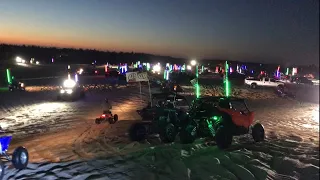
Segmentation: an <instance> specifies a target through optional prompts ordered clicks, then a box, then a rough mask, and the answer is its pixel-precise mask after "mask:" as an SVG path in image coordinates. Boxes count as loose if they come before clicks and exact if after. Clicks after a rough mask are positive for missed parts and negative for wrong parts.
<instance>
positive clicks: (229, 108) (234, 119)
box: [180, 97, 265, 149]
mask: <svg viewBox="0 0 320 180" xmlns="http://www.w3.org/2000/svg"><path fill="white" fill-rule="evenodd" d="M253 119H254V113H253V112H251V111H249V109H248V107H247V105H246V103H245V101H244V99H239V98H232V97H203V98H199V99H196V100H194V101H193V103H192V105H191V107H190V111H189V115H188V119H187V120H185V121H183V122H184V123H185V124H183V125H182V126H183V127H182V128H181V131H180V141H181V143H192V142H193V141H194V140H195V139H196V138H197V137H207V138H212V139H213V140H215V141H216V143H217V146H218V147H219V148H221V149H225V148H228V147H229V146H230V145H231V143H232V138H233V136H238V135H243V134H248V133H251V135H252V137H253V139H254V141H256V142H259V141H263V140H264V137H265V132H264V127H263V126H262V125H261V124H260V123H256V124H254V125H252V123H253Z"/></svg>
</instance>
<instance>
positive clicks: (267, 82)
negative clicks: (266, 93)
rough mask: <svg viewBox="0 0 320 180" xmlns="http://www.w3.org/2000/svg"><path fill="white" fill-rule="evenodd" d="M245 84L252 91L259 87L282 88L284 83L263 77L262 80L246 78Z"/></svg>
mask: <svg viewBox="0 0 320 180" xmlns="http://www.w3.org/2000/svg"><path fill="white" fill-rule="evenodd" d="M244 82H245V84H247V85H249V86H250V87H251V88H252V89H255V88H257V87H259V86H262V87H283V86H284V83H283V82H280V81H278V80H275V79H273V78H267V77H263V78H262V79H257V78H247V79H245V81H244Z"/></svg>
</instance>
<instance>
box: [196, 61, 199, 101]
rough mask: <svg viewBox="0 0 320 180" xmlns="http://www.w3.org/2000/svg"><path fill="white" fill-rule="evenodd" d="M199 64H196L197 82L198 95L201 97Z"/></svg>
mask: <svg viewBox="0 0 320 180" xmlns="http://www.w3.org/2000/svg"><path fill="white" fill-rule="evenodd" d="M198 69H199V68H198V65H196V78H197V83H196V97H197V98H199V97H200V86H199V79H198V77H199V72H198V71H199V70H198Z"/></svg>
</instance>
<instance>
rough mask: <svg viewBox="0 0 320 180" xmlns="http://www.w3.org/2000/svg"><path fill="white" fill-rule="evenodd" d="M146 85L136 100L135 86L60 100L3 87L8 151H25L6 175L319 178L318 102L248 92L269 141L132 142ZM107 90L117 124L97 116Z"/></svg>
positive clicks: (43, 93)
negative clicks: (22, 161) (21, 162)
mask: <svg viewBox="0 0 320 180" xmlns="http://www.w3.org/2000/svg"><path fill="white" fill-rule="evenodd" d="M143 92H144V96H143V99H140V95H139V89H138V88H135V87H132V88H119V89H114V90H107V89H106V90H103V91H101V90H100V89H91V90H90V91H89V92H88V95H87V97H86V99H84V100H80V101H76V102H57V101H55V92H54V91H44V90H42V91H40V92H39V91H34V92H29V93H24V94H20V95H19V96H18V97H15V96H17V95H16V94H15V95H14V94H13V93H11V94H10V93H9V94H6V95H3V94H1V95H3V96H2V97H0V98H1V99H6V100H5V101H1V102H0V106H1V108H0V115H1V117H0V119H1V126H3V127H5V128H6V129H7V130H8V131H11V134H13V135H14V137H13V142H12V146H11V147H10V149H9V152H12V151H13V149H14V148H15V147H17V146H19V145H24V146H26V147H27V148H28V150H29V153H30V164H29V165H28V168H27V169H25V170H21V171H17V170H15V169H13V168H12V167H11V166H10V163H6V164H7V165H8V166H7V169H6V172H5V178H4V179H150V180H152V179H243V180H250V179H318V178H319V116H318V114H319V105H318V104H312V103H303V102H298V101H294V100H284V99H279V98H276V97H275V98H269V100H268V99H262V100H261V99H257V98H255V99H253V98H252V99H251V100H249V101H248V105H249V107H250V109H252V110H254V111H255V115H256V119H255V120H256V121H259V122H261V123H262V124H263V125H264V126H265V128H266V133H267V139H266V141H265V142H262V143H253V141H252V139H251V137H250V136H240V137H235V138H234V141H233V145H232V146H231V147H230V148H229V149H228V150H226V151H221V150H219V149H218V148H217V147H216V146H215V145H214V143H213V142H207V141H205V140H204V139H199V140H197V141H196V142H195V143H193V144H190V145H182V144H180V143H179V138H177V139H176V142H174V143H171V144H162V143H161V142H160V140H159V138H158V137H157V136H150V137H149V138H148V139H147V140H146V141H145V142H142V143H138V142H131V141H129V138H128V133H127V130H128V128H129V127H130V125H131V124H133V123H134V122H135V121H137V120H139V117H138V115H137V114H136V113H135V110H136V109H139V108H141V107H143V106H144V103H145V102H146V100H147V99H148V98H147V97H148V96H147V93H148V92H147V88H144V91H143ZM9 96H10V98H9ZM11 96H12V97H11ZM3 97H6V98H3ZM104 97H108V98H109V99H110V101H111V102H112V103H113V113H117V114H118V115H119V118H120V121H119V122H117V123H116V124H113V125H109V124H100V125H96V124H95V123H94V119H95V117H97V116H99V114H100V113H101V111H102V110H101V101H102V100H103V99H104ZM9 99H10V100H9ZM12 99H14V100H12ZM40 107H41V108H40ZM45 107H47V108H45Z"/></svg>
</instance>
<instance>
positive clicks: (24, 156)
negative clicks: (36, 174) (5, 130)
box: [12, 146, 29, 169]
mask: <svg viewBox="0 0 320 180" xmlns="http://www.w3.org/2000/svg"><path fill="white" fill-rule="evenodd" d="M28 162H29V154H28V151H27V149H26V148H25V147H22V146H20V147H18V148H16V149H15V150H14V152H13V154H12V164H13V166H14V167H15V168H16V169H24V168H26V167H27V165H28Z"/></svg>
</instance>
